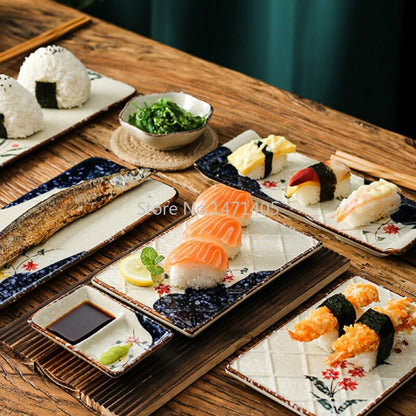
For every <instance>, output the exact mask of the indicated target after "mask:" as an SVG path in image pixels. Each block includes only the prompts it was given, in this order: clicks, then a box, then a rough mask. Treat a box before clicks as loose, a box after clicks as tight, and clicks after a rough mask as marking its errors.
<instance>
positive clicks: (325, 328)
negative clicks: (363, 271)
mask: <svg viewBox="0 0 416 416" xmlns="http://www.w3.org/2000/svg"><path fill="white" fill-rule="evenodd" d="M378 300H379V298H378V291H377V289H376V288H375V287H374V286H372V285H370V284H367V283H351V284H350V285H348V287H347V288H346V290H345V291H344V292H343V293H337V294H335V295H333V296H331V297H329V298H328V299H326V300H325V301H324V302H323V303H322V304H321V305H320V306H319V307H318V308H317V309H312V310H311V311H310V312H309V316H308V317H307V318H305V319H303V320H301V321H299V322H297V323H296V324H295V326H294V329H293V331H290V330H288V333H289V336H290V337H291V338H292V339H293V340H295V341H301V342H310V341H315V342H316V344H317V345H318V346H319V347H321V348H322V349H324V350H325V351H328V352H330V351H332V343H333V342H334V341H335V340H336V339H337V338H338V337H339V336H340V335H342V334H343V332H344V326H345V325H351V324H353V323H354V322H355V320H356V319H357V316H360V315H361V314H362V309H361V308H362V307H364V306H368V305H369V304H370V303H372V302H376V301H378Z"/></svg>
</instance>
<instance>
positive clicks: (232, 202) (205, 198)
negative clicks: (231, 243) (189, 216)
mask: <svg viewBox="0 0 416 416" xmlns="http://www.w3.org/2000/svg"><path fill="white" fill-rule="evenodd" d="M193 210H194V212H196V214H197V215H199V216H202V215H228V216H230V217H232V218H235V219H236V220H237V221H239V222H240V224H241V225H242V226H243V227H244V226H246V225H248V224H249V223H250V218H251V213H252V211H253V198H252V197H251V195H250V193H249V192H246V191H240V190H238V189H234V188H231V187H230V186H227V185H223V184H220V183H219V184H216V185H213V186H210V187H209V188H207V189H205V190H204V191H203V192H202V193H201V194H200V195H199V196H198V198H197V199H196V200H195V202H194V205H193Z"/></svg>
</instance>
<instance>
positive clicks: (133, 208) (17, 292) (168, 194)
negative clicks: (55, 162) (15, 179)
mask: <svg viewBox="0 0 416 416" xmlns="http://www.w3.org/2000/svg"><path fill="white" fill-rule="evenodd" d="M122 168H123V166H121V165H118V164H117V163H114V162H112V161H110V160H107V159H102V158H90V159H87V160H85V161H83V162H81V163H79V164H78V165H76V166H74V167H72V168H71V169H68V170H67V171H65V172H63V173H61V174H60V175H58V176H56V177H55V178H53V179H51V180H50V181H48V182H45V183H44V184H42V185H40V186H39V187H37V188H36V189H34V190H32V191H30V192H28V193H27V194H25V195H23V196H22V197H20V198H18V199H16V200H15V201H13V202H12V203H10V204H8V205H7V206H6V207H4V208H3V209H1V210H0V231H1V230H2V229H3V228H4V227H6V226H7V225H8V224H9V223H10V222H12V221H13V220H14V219H15V218H17V217H18V216H19V215H21V214H23V213H24V212H25V211H26V210H27V209H29V208H31V207H32V206H34V205H35V204H36V203H38V202H40V201H41V200H43V199H45V198H47V197H48V196H50V195H51V194H52V193H54V192H58V191H59V190H60V189H62V188H66V187H68V186H72V185H75V184H77V183H79V182H80V181H83V180H87V179H91V178H95V177H99V176H103V175H107V174H111V173H115V172H118V171H119V170H120V169H122ZM176 196H177V192H176V190H175V189H174V188H172V187H171V186H168V185H166V184H163V183H161V182H159V181H156V180H153V179H148V180H146V181H145V182H144V183H142V184H141V185H139V186H138V187H136V188H134V189H132V190H130V191H129V192H126V193H125V194H123V195H120V196H119V197H118V198H116V199H115V200H113V201H112V202H110V203H109V204H107V205H106V206H104V207H102V208H101V209H99V210H97V211H95V212H93V213H91V214H89V215H87V216H85V217H83V218H80V219H78V220H77V221H75V222H73V223H71V224H69V225H67V226H66V227H65V228H63V229H61V230H59V231H58V232H57V233H56V234H54V235H52V236H51V237H50V238H49V239H48V240H47V241H45V242H44V243H43V244H41V245H38V246H36V247H34V248H32V249H29V250H27V251H26V252H25V253H23V254H22V255H20V256H19V257H17V258H16V259H15V260H14V261H13V262H12V263H11V264H10V265H8V267H3V268H2V269H0V308H2V307H4V306H6V305H8V304H9V303H11V302H13V301H14V300H16V299H18V298H19V297H20V296H22V295H23V294H25V293H26V292H28V291H29V290H31V289H33V288H35V287H36V286H38V285H39V284H41V283H43V282H44V281H45V280H47V279H49V278H51V277H53V276H55V275H56V274H58V273H59V272H61V271H62V270H64V269H65V268H67V267H69V266H71V265H72V264H74V263H75V262H77V261H79V260H81V259H83V258H85V257H86V256H88V255H89V254H90V253H91V252H92V251H94V250H96V249H98V248H99V247H101V246H103V245H105V244H108V243H110V242H111V241H113V240H114V239H115V238H117V237H119V236H120V235H122V234H123V233H125V232H127V231H128V230H129V229H131V228H132V227H134V226H135V225H137V224H138V223H140V222H141V221H144V220H145V219H146V218H147V217H148V216H149V215H152V214H153V213H155V212H156V209H155V208H156V207H163V206H165V205H167V204H169V203H170V202H172V201H173V200H174V199H175V198H176Z"/></svg>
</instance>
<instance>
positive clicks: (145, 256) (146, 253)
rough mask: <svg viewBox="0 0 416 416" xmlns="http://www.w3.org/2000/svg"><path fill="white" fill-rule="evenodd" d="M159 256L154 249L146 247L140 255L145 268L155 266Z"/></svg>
mask: <svg viewBox="0 0 416 416" xmlns="http://www.w3.org/2000/svg"><path fill="white" fill-rule="evenodd" d="M157 256H158V254H157V252H156V250H155V249H154V248H153V247H145V248H144V249H143V250H142V252H141V254H140V260H141V261H142V263H143V264H144V265H145V266H154V265H155V259H156V257H157Z"/></svg>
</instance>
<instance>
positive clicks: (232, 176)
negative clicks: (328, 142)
mask: <svg viewBox="0 0 416 416" xmlns="http://www.w3.org/2000/svg"><path fill="white" fill-rule="evenodd" d="M255 139H257V140H258V139H260V136H259V135H258V134H257V133H256V132H254V131H253V130H248V131H246V132H244V133H242V134H240V135H239V136H237V137H236V138H234V139H233V140H231V141H229V142H228V143H225V145H223V146H221V147H219V148H217V149H215V150H213V151H212V152H210V153H208V154H207V155H206V156H204V157H202V158H201V159H199V160H198V161H197V162H196V163H195V167H196V168H197V169H198V170H199V171H200V172H201V173H202V174H203V175H205V176H207V177H209V178H210V179H213V180H215V181H217V182H222V183H224V184H226V185H230V186H234V187H235V188H238V189H243V190H245V191H248V192H250V193H252V194H253V195H254V196H256V197H258V198H260V199H261V200H263V201H265V202H268V203H269V204H272V205H273V206H274V207H275V208H276V209H279V210H281V211H282V212H284V213H285V214H287V215H290V216H292V217H294V218H297V219H300V220H301V221H305V222H308V223H311V224H312V225H314V226H315V227H318V228H322V229H324V230H326V231H330V232H332V233H334V234H335V236H336V237H337V238H339V239H341V240H343V241H346V242H348V243H349V244H353V245H356V246H358V247H360V248H362V249H365V250H367V251H370V252H371V253H372V254H375V255H379V256H387V255H390V254H402V253H403V252H405V251H406V250H408V249H409V248H410V247H411V246H412V245H413V244H415V243H416V203H415V202H413V201H411V200H409V199H407V198H405V197H403V196H402V203H401V207H400V210H399V212H397V213H396V214H393V215H392V216H391V217H390V218H384V219H381V220H380V221H378V222H376V223H372V224H369V225H367V226H364V227H359V228H357V229H342V228H341V227H340V226H339V225H338V224H337V222H336V220H335V219H334V218H332V215H333V213H334V212H335V210H336V208H337V207H338V205H339V203H340V201H338V200H337V199H333V200H331V201H325V202H321V203H318V204H315V205H309V206H307V207H304V206H301V205H300V204H299V203H297V202H296V201H295V200H292V199H288V198H286V196H285V193H286V189H287V184H288V180H289V178H290V177H291V176H292V175H293V174H294V173H295V172H297V171H298V170H300V169H303V168H305V167H307V166H310V165H312V164H314V163H316V162H317V161H316V160H314V159H311V158H309V157H306V156H304V155H301V154H299V153H291V154H288V155H287V163H286V166H285V168H284V169H283V170H282V171H281V172H279V173H276V174H274V175H270V176H268V177H267V178H265V179H261V180H253V179H250V178H248V177H244V176H241V175H239V174H238V172H237V170H236V169H235V168H234V167H233V166H232V165H231V164H229V163H228V160H227V157H228V155H230V154H231V153H232V152H233V151H234V150H235V149H237V148H238V147H240V146H241V145H243V144H245V143H247V142H249V141H251V140H255ZM364 182H365V181H364V179H363V178H361V177H359V176H357V175H351V184H352V189H353V190H354V189H356V188H358V187H359V186H360V185H362V184H364Z"/></svg>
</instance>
